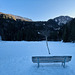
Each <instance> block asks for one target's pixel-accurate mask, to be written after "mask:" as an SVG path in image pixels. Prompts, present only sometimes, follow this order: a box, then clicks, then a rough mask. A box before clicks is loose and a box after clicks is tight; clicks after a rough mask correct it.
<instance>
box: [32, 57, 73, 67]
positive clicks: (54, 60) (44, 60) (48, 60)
mask: <svg viewBox="0 0 75 75" xmlns="http://www.w3.org/2000/svg"><path fill="white" fill-rule="evenodd" d="M71 58H72V56H33V57H32V62H33V63H38V67H39V63H59V62H62V64H63V67H65V62H69V61H71Z"/></svg>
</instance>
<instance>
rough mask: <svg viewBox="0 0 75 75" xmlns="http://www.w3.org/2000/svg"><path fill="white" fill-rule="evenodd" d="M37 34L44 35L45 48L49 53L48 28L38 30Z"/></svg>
mask: <svg viewBox="0 0 75 75" xmlns="http://www.w3.org/2000/svg"><path fill="white" fill-rule="evenodd" d="M39 34H41V35H43V36H45V39H46V46H47V49H48V53H49V54H50V50H49V47H48V36H49V35H50V30H48V29H47V28H46V29H45V30H41V31H40V32H39Z"/></svg>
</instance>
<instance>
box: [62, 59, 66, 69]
mask: <svg viewBox="0 0 75 75" xmlns="http://www.w3.org/2000/svg"><path fill="white" fill-rule="evenodd" d="M65 62H66V58H64V62H62V65H63V67H64V68H65Z"/></svg>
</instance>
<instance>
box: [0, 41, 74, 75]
mask: <svg viewBox="0 0 75 75" xmlns="http://www.w3.org/2000/svg"><path fill="white" fill-rule="evenodd" d="M49 48H50V51H51V55H48V51H47V48H46V43H45V41H41V42H26V41H19V42H18V41H15V42H13V41H12V42H10V41H0V75H75V64H74V63H75V43H62V42H49ZM64 55H70V56H72V60H71V61H70V62H68V63H66V67H65V68H63V67H62V66H61V63H45V64H42V63H41V64H40V67H39V68H38V67H37V64H35V63H33V62H32V56H64Z"/></svg>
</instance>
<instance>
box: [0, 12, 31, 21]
mask: <svg viewBox="0 0 75 75" xmlns="http://www.w3.org/2000/svg"><path fill="white" fill-rule="evenodd" d="M0 17H2V18H4V19H13V20H21V21H32V20H31V19H29V18H24V17H21V16H16V15H12V14H5V13H2V12H0Z"/></svg>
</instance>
